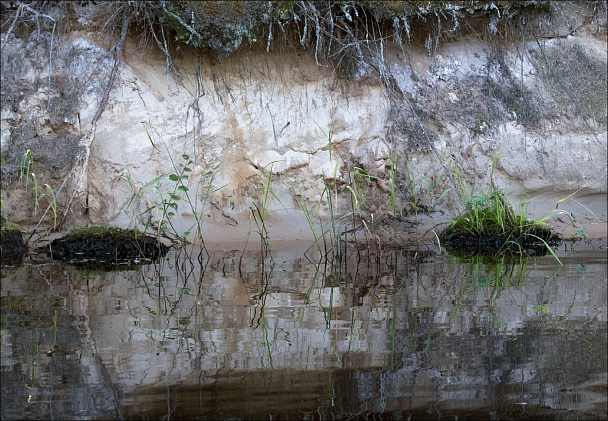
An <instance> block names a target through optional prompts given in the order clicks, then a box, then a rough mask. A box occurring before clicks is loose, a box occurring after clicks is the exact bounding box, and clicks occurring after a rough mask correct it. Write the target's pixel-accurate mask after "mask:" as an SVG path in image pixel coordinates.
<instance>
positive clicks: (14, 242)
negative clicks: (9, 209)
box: [0, 220, 28, 266]
mask: <svg viewBox="0 0 608 421" xmlns="http://www.w3.org/2000/svg"><path fill="white" fill-rule="evenodd" d="M27 250H28V248H27V243H26V242H25V240H24V239H23V232H22V231H21V229H19V228H18V227H11V226H8V225H6V224H5V223H4V220H3V222H2V225H1V226H0V265H1V266H19V265H21V262H23V257H24V256H25V254H26V253H27Z"/></svg>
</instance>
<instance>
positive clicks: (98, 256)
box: [47, 227, 168, 264]
mask: <svg viewBox="0 0 608 421" xmlns="http://www.w3.org/2000/svg"><path fill="white" fill-rule="evenodd" d="M167 250H168V249H167V247H166V246H165V245H163V244H161V243H159V242H158V241H157V240H156V239H155V238H153V237H150V236H147V235H145V234H142V233H141V232H139V231H136V230H124V229H119V228H99V227H92V228H79V229H77V230H75V231H73V232H71V233H70V234H68V235H66V236H65V237H63V238H60V239H57V240H55V241H53V242H52V243H51V244H50V245H49V248H48V250H47V252H49V253H50V254H51V256H52V257H53V259H57V260H62V261H65V262H70V263H86V264H92V263H93V264H120V263H133V262H139V261H141V260H157V259H158V258H160V257H162V256H164V255H165V254H166V253H167Z"/></svg>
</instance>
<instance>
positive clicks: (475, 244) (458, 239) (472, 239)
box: [441, 227, 562, 256]
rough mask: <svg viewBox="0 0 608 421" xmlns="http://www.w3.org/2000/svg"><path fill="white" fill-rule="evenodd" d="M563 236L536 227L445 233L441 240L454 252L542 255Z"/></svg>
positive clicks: (555, 245)
mask: <svg viewBox="0 0 608 421" xmlns="http://www.w3.org/2000/svg"><path fill="white" fill-rule="evenodd" d="M561 241H562V240H561V237H560V236H559V234H557V233H555V232H554V231H553V230H551V229H548V228H538V227H536V228H535V229H534V231H533V232H528V231H521V230H518V229H514V230H512V231H510V232H505V233H501V234H498V235H488V236H473V235H465V234H462V233H459V234H450V233H444V234H443V235H442V236H441V242H442V244H443V245H444V246H445V247H446V249H447V250H448V251H449V252H452V253H453V254H459V253H460V254H463V253H464V254H476V255H497V254H514V255H524V256H542V255H545V254H549V253H550V252H549V249H548V248H547V246H550V247H557V246H559V245H560V243H561Z"/></svg>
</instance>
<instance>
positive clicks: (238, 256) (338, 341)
mask: <svg viewBox="0 0 608 421" xmlns="http://www.w3.org/2000/svg"><path fill="white" fill-rule="evenodd" d="M562 260H563V261H564V263H565V265H564V267H562V268H561V269H559V267H558V266H556V265H555V264H554V262H553V261H552V260H551V259H550V258H539V259H536V260H530V261H527V262H525V264H523V265H522V264H521V262H519V263H518V262H515V264H508V263H506V264H505V262H503V264H502V265H499V266H498V267H492V266H491V265H487V264H485V263H484V262H468V263H466V262H464V263H463V262H459V261H455V260H454V259H452V258H451V257H449V256H441V255H438V254H437V253H435V252H431V251H428V250H427V251H411V250H409V251H405V250H397V251H385V252H382V253H377V254H374V253H371V254H365V253H364V254H362V255H361V254H360V255H357V254H353V255H351V256H350V257H349V258H348V259H347V260H346V261H343V262H341V266H340V270H339V271H337V270H335V265H333V266H332V265H326V264H325V263H324V262H322V263H321V264H318V263H317V260H315V259H311V256H308V257H305V256H304V253H303V251H302V250H291V251H276V252H274V253H273V255H272V261H269V260H268V259H266V261H261V258H260V256H259V255H258V254H256V253H253V252H246V253H244V254H243V252H241V251H234V252H221V253H220V252H217V253H214V254H212V255H211V256H210V258H209V259H206V258H203V259H201V260H200V261H199V260H198V259H196V258H195V259H192V260H187V259H186V260H184V259H170V260H168V261H165V262H163V263H162V264H160V265H156V266H155V265H148V266H144V267H141V268H140V269H139V270H125V271H121V272H86V271H78V270H75V269H74V268H71V267H66V266H62V265H49V266H44V267H25V268H21V269H20V271H21V272H18V273H16V274H14V275H10V276H9V278H10V281H11V282H10V284H7V282H5V281H6V279H8V278H6V279H3V281H2V296H3V301H2V303H3V313H4V311H5V308H6V307H5V306H6V303H9V302H10V301H11V300H14V299H16V297H26V298H24V300H25V301H24V302H23V303H22V304H19V305H18V306H17V307H15V308H18V310H19V312H15V311H12V310H11V312H10V314H9V316H10V318H11V320H12V321H13V322H11V323H10V328H7V329H6V330H5V332H4V333H3V349H2V361H3V366H2V369H3V384H4V383H5V380H4V374H5V373H13V374H12V375H11V376H12V377H9V378H8V381H9V382H10V383H11V384H15V385H17V386H18V385H21V383H22V382H20V381H19V375H18V371H19V370H21V372H23V371H24V369H23V367H24V356H23V353H22V348H20V347H21V346H22V345H20V343H22V342H23V343H31V342H32V337H31V335H32V326H31V325H30V326H28V324H27V323H24V324H21V323H19V322H15V321H16V320H18V319H19V317H24V318H25V319H27V320H28V323H31V321H32V320H38V321H40V320H44V319H46V321H47V324H48V323H52V317H53V314H54V313H53V312H54V311H55V310H57V314H58V315H59V317H60V318H62V320H63V323H56V325H60V326H61V328H60V329H57V334H58V336H57V339H56V340H57V343H61V347H63V348H65V351H61V352H63V353H59V352H58V351H52V350H53V349H54V347H55V345H56V344H54V345H53V346H50V344H47V347H49V350H51V351H52V352H54V353H55V354H54V355H51V356H42V354H41V356H40V357H39V359H38V361H37V364H38V367H39V370H41V373H40V374H39V375H38V376H35V377H37V378H38V380H40V381H42V379H43V378H44V381H42V383H41V384H40V385H39V387H38V389H37V390H38V391H39V392H40V393H42V392H41V391H43V390H44V389H45V387H48V386H49V385H50V384H51V383H52V382H53V381H52V380H50V379H49V375H50V374H49V373H51V372H53V373H57V372H58V370H59V371H61V370H63V372H70V373H71V374H70V376H71V377H70V380H69V382H68V383H70V384H72V387H71V388H65V389H62V391H63V394H62V396H64V397H65V398H66V399H68V396H73V395H75V394H76V395H78V393H84V392H83V391H85V390H86V393H89V394H91V393H92V392H91V388H93V389H94V390H95V393H92V394H93V395H94V396H97V399H98V400H99V399H101V400H102V401H104V402H105V404H104V405H105V406H103V405H102V409H103V410H104V411H111V408H112V405H113V404H112V402H114V405H115V404H116V402H120V403H119V405H118V407H119V408H120V410H121V411H124V413H125V414H127V415H128V414H140V415H141V414H144V413H145V414H147V416H152V414H156V413H157V412H158V411H160V413H162V412H163V411H166V410H168V409H167V408H165V405H166V403H167V399H168V400H169V401H171V402H173V403H172V405H173V406H174V409H173V410H175V411H178V409H177V408H178V407H179V408H181V409H180V410H181V411H185V409H184V408H185V407H184V408H182V407H181V406H180V405H179V402H180V401H183V402H182V403H184V402H190V403H189V404H188V405H186V407H189V405H192V402H194V401H196V402H198V403H199V404H200V405H203V406H204V407H205V408H216V409H214V412H213V413H214V414H216V415H218V414H220V415H221V413H222V411H224V412H225V414H230V413H231V412H230V411H228V409H227V408H228V407H230V405H229V403H230V402H233V403H234V402H242V403H243V405H244V406H243V407H242V408H240V409H234V408H233V412H234V414H236V415H238V416H252V415H253V414H255V413H257V414H263V413H265V412H264V411H267V412H266V413H271V412H268V411H271V409H272V408H275V412H272V413H274V414H281V411H283V414H287V412H285V411H289V410H290V408H291V409H292V410H293V411H296V412H297V411H304V412H303V413H306V411H308V410H309V411H310V413H311V414H317V415H316V417H319V416H324V415H327V414H336V413H338V412H339V411H342V412H341V413H342V414H343V415H345V414H346V415H348V414H358V413H361V411H369V412H370V413H372V412H385V413H386V412H395V411H399V410H403V409H404V408H411V409H414V408H429V407H433V408H435V410H436V411H442V410H455V409H458V408H460V409H461V410H464V408H473V407H474V408H482V407H488V406H492V405H498V402H499V401H500V400H504V401H506V402H511V404H512V405H515V406H514V407H515V408H518V407H517V405H524V404H526V405H534V406H537V407H540V406H542V407H549V408H557V409H560V408H564V407H568V408H571V409H577V410H583V411H600V412H601V411H602V408H605V405H606V399H605V388H604V389H603V392H602V389H601V388H600V390H599V391H598V390H596V389H597V384H602V383H601V382H602V381H603V382H604V384H605V379H606V285H605V279H606V269H605V257H604V263H603V264H602V265H595V266H594V265H587V266H586V269H585V271H581V270H580V263H578V262H579V260H577V259H575V257H574V256H564V257H563V258H562ZM201 263H202V264H201ZM558 269H559V270H558ZM37 272H38V273H37ZM42 275H44V276H42ZM41 281H42V282H41ZM32 297H36V299H35V300H34V299H33V298H32ZM41 303H42V304H43V305H42V307H41V306H40V304H41ZM25 319H24V320H25ZM7 320H8V319H7ZM44 328H47V326H46V325H45V326H44ZM39 330H41V329H39ZM28 335H29V337H28ZM47 339H48V338H47ZM57 349H59V348H58V347H57ZM31 351H32V352H31V355H35V352H33V350H31ZM44 352H46V351H44ZM44 358H48V360H44ZM26 363H27V362H26ZM57 364H58V365H57ZM26 365H27V364H26ZM59 367H60V368H59ZM85 367H86V368H85ZM25 371H27V370H25ZM42 372H44V373H42ZM45 373H46V374H45ZM55 375H56V374H55ZM22 377H23V376H22ZM26 377H27V376H26ZM598 382H599V383H598ZM77 385H78V386H77ZM590 388H591V389H590ZM594 388H595V389H594ZM3 389H4V388H3ZM21 389H23V386H21ZM51 389H52V388H51ZM57 390H58V389H57V386H55V391H57ZM79 391H80V392H79ZM6 393H8V392H5V391H3V397H4V394H6ZM24 393H25V392H24ZM28 393H31V390H30V391H29V392H28ZM48 393H49V392H48V390H47V391H46V392H44V393H43V394H44V396H46V397H48ZM9 395H10V396H9V398H11V399H13V402H15V403H16V402H17V400H16V398H15V395H14V394H9ZM41 396H42V395H41ZM602 396H603V398H602ZM320 397H322V399H321V398H320ZM41 399H42V398H41ZM69 399H72V398H69ZM189 399H190V400H189ZM319 399H321V401H320V400H319ZM43 400H44V399H43ZM568 400H574V402H566V401H568ZM302 402H304V403H302ZM87 405H89V406H91V407H95V405H96V404H94V403H93V402H89V404H87ZM594 405H595V406H594ZM602 405H603V406H602ZM233 406H234V405H233ZM237 406H238V405H237ZM337 406H339V407H340V408H341V409H338V408H337ZM246 408H249V409H246ZM306 408H308V409H306ZM511 410H512V408H511ZM96 411H97V412H96V413H97V414H98V415H103V414H104V412H103V411H101V412H100V408H99V407H98V405H97V409H96ZM226 411H228V412H226ZM248 411H249V412H248ZM256 411H258V412H256ZM315 411H316V412H315ZM323 411H325V412H323ZM3 414H4V410H3ZM239 414H240V415H239ZM182 415H183V414H182ZM236 415H235V416H236ZM138 416H139V415H138Z"/></svg>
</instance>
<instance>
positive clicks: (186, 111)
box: [0, 1, 607, 239]
mask: <svg viewBox="0 0 608 421" xmlns="http://www.w3.org/2000/svg"><path fill="white" fill-rule="evenodd" d="M226 3H228V2H207V3H205V6H203V5H202V4H199V3H197V2H160V3H155V2H152V5H150V4H148V3H147V2H128V3H127V2H124V3H122V2H95V3H92V2H89V3H87V2H81V3H69V5H65V4H62V3H61V2H57V3H49V4H46V3H45V4H44V5H43V6H40V5H38V3H37V2H34V3H31V4H27V5H24V3H18V2H10V1H9V2H2V8H3V10H2V12H3V22H5V23H6V24H5V23H3V25H4V26H3V27H2V31H3V33H2V98H1V103H0V104H1V108H2V137H1V141H2V159H3V162H2V203H3V212H4V214H5V215H7V216H8V217H9V218H10V219H12V220H13V221H16V222H19V223H22V224H33V225H35V224H36V223H38V221H39V220H40V218H41V216H42V214H43V212H44V210H45V209H46V208H47V207H48V204H50V203H52V204H53V206H52V207H51V208H52V209H51V211H50V212H47V215H46V222H45V224H46V225H47V226H53V225H54V224H57V223H60V224H61V225H62V228H64V227H66V226H68V225H72V224H82V223H86V222H93V223H100V222H102V223H105V224H109V225H114V226H121V227H133V226H139V227H144V226H146V224H150V223H152V224H160V223H161V222H163V221H167V220H170V221H171V224H172V225H171V227H172V228H171V229H173V230H174V231H176V232H179V233H183V232H191V227H192V225H193V224H196V223H197V220H198V222H200V221H201V220H204V221H205V229H206V230H207V231H206V232H208V233H209V235H210V236H215V237H219V238H226V239H227V238H229V237H230V236H231V235H244V234H245V233H247V232H249V231H250V222H249V221H250V218H251V214H252V210H256V209H262V210H264V211H265V213H264V217H265V218H267V219H268V221H269V223H270V224H274V227H275V228H274V235H275V236H276V237H277V238H299V237H302V236H304V235H305V231H306V227H307V219H306V214H305V212H304V209H308V210H309V211H312V212H313V213H316V212H317V211H318V212H319V213H320V216H321V218H327V217H329V211H330V206H331V211H332V212H334V213H336V214H335V215H334V216H335V217H339V216H342V215H346V214H349V213H354V214H356V216H360V217H363V218H367V219H366V220H367V221H368V222H370V221H371V218H372V215H373V218H376V220H378V218H380V217H383V216H386V215H389V214H390V215H394V214H396V215H397V216H398V218H399V219H404V218H405V219H406V218H410V217H412V215H413V214H415V213H420V214H423V213H430V214H433V213H437V212H439V213H444V214H446V213H449V211H450V210H454V209H455V208H457V206H458V205H459V199H463V198H465V197H466V196H467V195H470V194H471V193H474V192H475V191H477V190H478V189H485V188H486V187H487V186H488V185H489V183H490V172H491V165H492V160H493V158H495V157H496V156H497V155H498V154H502V158H501V159H500V160H499V161H498V165H497V167H496V170H495V173H494V181H495V183H496V185H497V186H498V187H499V188H501V189H502V190H504V191H505V192H506V193H507V195H508V197H509V198H511V199H512V200H513V201H514V202H515V203H518V202H520V201H522V200H523V201H530V200H531V201H532V204H531V205H530V208H529V210H530V211H531V213H532V214H533V215H535V216H539V215H542V214H544V213H546V212H548V211H550V210H551V209H552V208H554V207H555V205H556V204H557V202H558V201H559V200H560V199H563V198H567V197H569V196H570V195H572V194H573V193H575V192H576V196H575V197H576V199H577V200H576V202H572V201H568V202H560V205H561V206H562V208H564V209H567V210H568V211H571V212H576V213H577V214H579V215H583V216H582V217H581V222H584V221H587V222H589V223H598V224H600V226H604V230H605V220H602V218H605V214H606V192H607V181H606V179H607V173H606V158H607V153H606V145H607V141H606V63H607V54H606V47H607V45H606V9H605V4H604V3H601V2H556V3H559V4H554V3H551V2H454V3H445V2H413V3H412V2H390V6H386V5H384V6H383V2H233V3H231V6H232V7H231V8H228V9H226V10H224V9H225V8H226ZM417 3H421V4H420V5H419V4H417ZM506 3H512V4H511V5H510V6H509V5H507V4H506ZM524 3H525V4H524ZM110 4H111V5H113V6H111V7H112V8H111V9H109V7H110V6H109V5H110ZM245 4H246V5H245ZM214 5H215V6H217V7H218V9H213V10H211V9H209V8H210V7H214ZM245 6H246V8H247V10H245V9H243V10H240V9H239V7H245ZM448 6H449V7H448ZM130 7H131V8H130ZM398 7H401V9H398ZM199 9H200V10H199ZM256 13H257V14H256ZM129 14H133V16H131V20H130V21H128V23H129V25H123V26H121V24H124V23H125V19H126V17H128V16H129ZM4 16H6V18H5V17H4ZM186 16H189V19H186V18H185V17H186ZM239 17H240V19H245V23H243V22H241V21H239ZM256 19H257V20H256ZM13 23H14V24H13ZM195 24H197V25H198V26H197V25H195ZM11 25H13V26H11ZM123 28H126V32H125V34H126V35H127V37H126V38H125V41H124V44H120V35H121V29H123ZM220 30H221V31H220ZM218 31H220V32H221V33H219V32H218ZM332 31H335V32H332ZM230 34H232V35H230ZM229 35H230V36H229ZM332 42H333V44H332ZM117 43H118V44H117ZM117 45H118V46H120V48H116V47H117ZM116 52H119V53H121V54H120V56H119V57H118V59H117V57H116ZM115 65H116V67H115ZM113 69H114V70H117V71H116V73H115V75H116V76H115V79H114V80H113V81H112V71H113ZM109 82H113V83H112V84H111V85H109ZM104 93H108V96H107V103H106V102H105V100H104ZM100 110H101V111H103V112H102V113H101V114H100ZM92 123H95V125H94V127H92ZM27 151H30V152H29V153H28V152H27ZM24 157H25V158H26V159H24ZM32 174H34V177H32V176H31V175H32ZM28 180H29V181H28ZM328 195H331V200H332V201H331V203H330V202H329V197H328ZM319 203H321V205H320V206H319ZM446 211H447V212H446ZM54 216H56V217H57V219H54ZM200 218H202V219H200Z"/></svg>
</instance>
